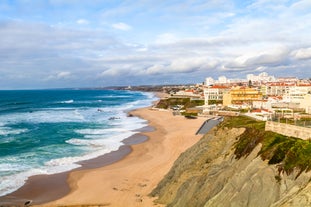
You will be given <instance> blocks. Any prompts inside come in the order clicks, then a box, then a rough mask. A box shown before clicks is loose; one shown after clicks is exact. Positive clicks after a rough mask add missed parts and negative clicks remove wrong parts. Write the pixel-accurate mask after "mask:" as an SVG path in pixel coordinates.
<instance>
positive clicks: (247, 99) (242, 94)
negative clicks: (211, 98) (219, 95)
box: [223, 87, 262, 106]
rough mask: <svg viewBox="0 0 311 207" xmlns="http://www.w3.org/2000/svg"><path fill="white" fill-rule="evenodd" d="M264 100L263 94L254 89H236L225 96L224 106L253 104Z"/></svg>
mask: <svg viewBox="0 0 311 207" xmlns="http://www.w3.org/2000/svg"><path fill="white" fill-rule="evenodd" d="M258 100H262V93H261V92H260V91H258V90H256V89H254V88H248V87H235V88H232V89H231V90H230V91H229V92H228V93H226V94H224V96H223V105H224V106H229V105H232V104H252V102H253V101H258Z"/></svg>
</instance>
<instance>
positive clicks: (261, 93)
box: [163, 72, 311, 125]
mask: <svg viewBox="0 0 311 207" xmlns="http://www.w3.org/2000/svg"><path fill="white" fill-rule="evenodd" d="M163 91H164V92H166V93H168V94H169V96H168V98H190V99H191V100H201V102H198V103H200V104H198V105H197V106H195V107H192V108H184V110H186V111H187V112H189V113H191V112H192V113H193V114H197V115H199V116H204V115H238V114H239V113H244V114H247V115H249V116H252V117H254V118H256V119H258V120H262V121H267V120H276V119H277V120H278V121H285V122H286V121H287V122H290V121H292V122H295V123H298V122H299V120H304V121H303V123H302V124H304V125H306V124H305V123H307V122H306V121H307V120H309V119H311V80H310V79H298V78H296V77H280V78H276V77H274V76H270V75H269V74H268V73H266V72H263V73H260V74H258V75H254V74H248V75H247V77H246V79H229V78H226V77H225V76H221V77H219V78H218V79H217V80H214V79H213V78H211V77H207V78H206V79H205V82H204V83H202V84H195V85H184V86H179V88H178V87H177V86H166V87H163ZM177 108H178V106H172V109H177ZM283 119H284V120H283Z"/></svg>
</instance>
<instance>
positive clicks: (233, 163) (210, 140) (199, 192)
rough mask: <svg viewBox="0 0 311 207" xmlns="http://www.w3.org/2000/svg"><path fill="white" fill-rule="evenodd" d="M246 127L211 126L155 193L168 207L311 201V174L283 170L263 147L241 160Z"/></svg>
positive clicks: (304, 202) (259, 204) (302, 203)
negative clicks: (237, 148)
mask: <svg viewBox="0 0 311 207" xmlns="http://www.w3.org/2000/svg"><path fill="white" fill-rule="evenodd" d="M244 131H245V129H243V128H231V129H230V128H222V129H221V128H218V129H213V130H211V131H210V132H209V133H208V134H206V135H205V136H204V137H203V138H202V139H201V140H200V141H199V142H198V143H197V144H196V145H194V146H193V147H192V148H190V149H189V150H187V151H186V152H185V153H183V154H182V155H181V156H180V157H179V158H178V160H176V162H175V163H174V166H173V167H172V169H171V170H170V172H169V173H168V174H167V175H166V176H165V178H164V179H163V180H162V181H161V182H160V183H159V185H158V186H157V188H156V189H154V190H153V192H152V193H151V195H152V196H157V197H158V199H157V202H158V203H162V204H166V205H167V206H178V207H183V206H185V207H188V206H192V207H195V206H200V207H201V206H205V207H210V206H212V207H213V206H215V207H216V206H217V207H219V206H223V207H227V206H228V207H229V206H230V207H234V206H238V207H240V206H251V207H256V206H258V207H259V206H260V207H265V206H311V185H309V181H310V178H311V173H305V172H304V173H302V174H301V175H300V176H299V177H298V178H296V175H297V173H298V172H296V173H295V172H294V173H292V174H290V175H286V174H283V173H281V174H280V173H279V172H278V170H277V167H276V166H275V165H268V162H267V161H263V160H262V159H261V157H260V156H258V152H259V151H260V149H261V145H260V144H259V145H257V146H256V147H255V148H254V150H253V151H252V152H251V153H250V154H249V155H248V156H245V157H241V158H240V159H236V156H235V154H234V144H235V143H236V141H237V137H238V136H239V135H241V134H242V133H243V132H244Z"/></svg>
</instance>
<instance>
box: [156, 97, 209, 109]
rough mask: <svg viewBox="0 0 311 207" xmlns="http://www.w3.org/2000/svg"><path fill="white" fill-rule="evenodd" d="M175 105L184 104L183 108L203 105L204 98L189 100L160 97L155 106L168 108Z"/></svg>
mask: <svg viewBox="0 0 311 207" xmlns="http://www.w3.org/2000/svg"><path fill="white" fill-rule="evenodd" d="M176 105H182V106H184V107H183V109H186V108H192V107H195V106H202V105H204V100H191V99H190V98H168V99H161V100H160V101H159V103H158V104H157V106H156V107H157V108H162V109H168V108H171V107H173V106H176Z"/></svg>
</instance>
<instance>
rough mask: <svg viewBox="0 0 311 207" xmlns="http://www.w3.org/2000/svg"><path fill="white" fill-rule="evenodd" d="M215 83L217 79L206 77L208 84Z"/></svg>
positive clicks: (206, 83)
mask: <svg viewBox="0 0 311 207" xmlns="http://www.w3.org/2000/svg"><path fill="white" fill-rule="evenodd" d="M214 83H215V80H214V79H213V78H212V77H208V78H206V79H205V85H206V86H210V85H214Z"/></svg>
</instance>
